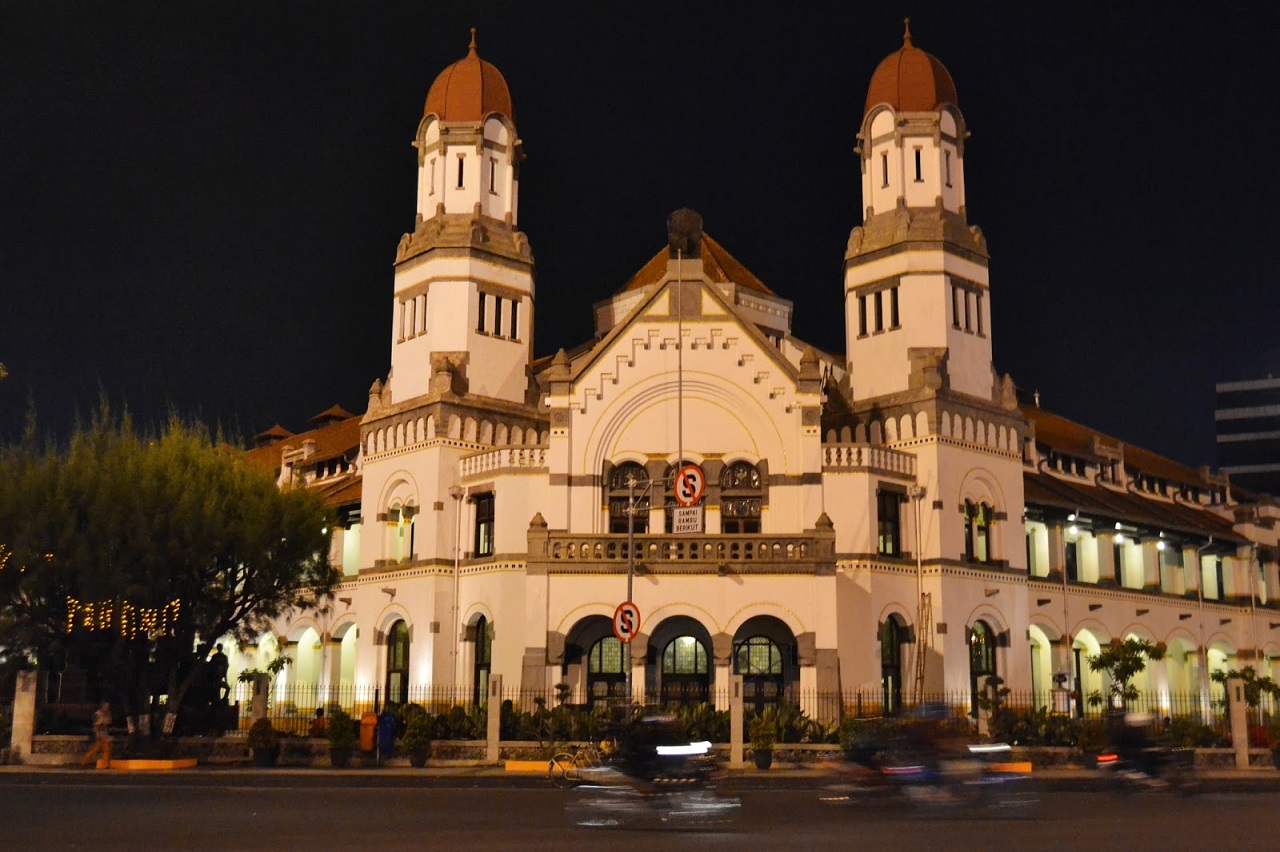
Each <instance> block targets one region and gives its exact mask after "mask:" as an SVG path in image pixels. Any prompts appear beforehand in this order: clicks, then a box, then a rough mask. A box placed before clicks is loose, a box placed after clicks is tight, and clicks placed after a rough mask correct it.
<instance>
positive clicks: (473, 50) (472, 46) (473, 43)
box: [467, 27, 480, 56]
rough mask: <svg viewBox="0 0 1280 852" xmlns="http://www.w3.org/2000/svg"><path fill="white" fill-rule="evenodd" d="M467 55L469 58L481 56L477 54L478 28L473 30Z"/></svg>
mask: <svg viewBox="0 0 1280 852" xmlns="http://www.w3.org/2000/svg"><path fill="white" fill-rule="evenodd" d="M467 55H468V56H479V55H480V54H478V53H477V52H476V28H475V27H472V28H471V44H470V45H468V46H467Z"/></svg>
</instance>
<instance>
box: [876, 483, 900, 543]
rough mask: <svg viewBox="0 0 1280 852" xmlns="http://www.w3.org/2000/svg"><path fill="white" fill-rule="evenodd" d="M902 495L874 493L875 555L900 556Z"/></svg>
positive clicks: (883, 491)
mask: <svg viewBox="0 0 1280 852" xmlns="http://www.w3.org/2000/svg"><path fill="white" fill-rule="evenodd" d="M901 515H902V494H900V493H899V492H897V491H885V490H880V491H877V492H876V553H879V554H880V555H881V556H901V555H902V522H901V521H902V517H901Z"/></svg>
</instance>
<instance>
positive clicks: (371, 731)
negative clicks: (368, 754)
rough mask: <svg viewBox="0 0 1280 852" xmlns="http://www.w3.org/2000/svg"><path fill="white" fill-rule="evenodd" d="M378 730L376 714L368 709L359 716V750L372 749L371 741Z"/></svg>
mask: <svg viewBox="0 0 1280 852" xmlns="http://www.w3.org/2000/svg"><path fill="white" fill-rule="evenodd" d="M377 731H378V714H377V713H374V712H373V711H370V712H368V713H365V714H364V715H363V716H361V717H360V750H361V751H373V741H374V738H375V736H376V734H377Z"/></svg>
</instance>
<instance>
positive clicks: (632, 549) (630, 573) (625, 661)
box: [622, 475, 636, 705]
mask: <svg viewBox="0 0 1280 852" xmlns="http://www.w3.org/2000/svg"><path fill="white" fill-rule="evenodd" d="M635 573H636V478H635V476H634V475H632V476H628V477H627V597H626V600H628V601H629V600H631V585H632V581H633V580H634V578H635ZM622 665H623V667H624V671H625V674H626V676H627V704H628V705H630V704H631V643H630V642H624V643H623V644H622Z"/></svg>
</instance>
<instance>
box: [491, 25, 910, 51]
mask: <svg viewBox="0 0 1280 852" xmlns="http://www.w3.org/2000/svg"><path fill="white" fill-rule="evenodd" d="M471 33H472V38H471V45H472V47H474V46H475V30H472V31H471ZM902 46H903V47H912V46H913V45H912V44H911V19H910V18H903V19H902Z"/></svg>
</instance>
